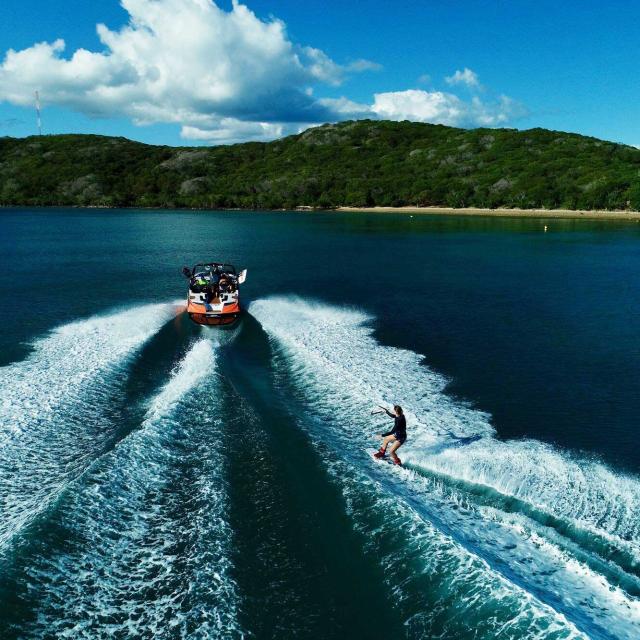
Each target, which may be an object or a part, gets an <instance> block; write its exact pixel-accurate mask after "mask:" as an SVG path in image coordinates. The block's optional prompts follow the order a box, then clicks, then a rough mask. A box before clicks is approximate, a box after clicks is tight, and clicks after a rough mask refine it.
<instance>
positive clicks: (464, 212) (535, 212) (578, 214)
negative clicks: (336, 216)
mask: <svg viewBox="0 0 640 640" xmlns="http://www.w3.org/2000/svg"><path fill="white" fill-rule="evenodd" d="M336 210H337V211H351V212H358V211H361V212H364V213H366V212H380V213H409V214H427V215H449V216H450V215H454V216H490V217H499V218H583V219H593V220H637V221H640V211H597V210H594V211H582V210H571V209H477V208H475V207H466V208H459V209H457V208H454V207H337V209H336Z"/></svg>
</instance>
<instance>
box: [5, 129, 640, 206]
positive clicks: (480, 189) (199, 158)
mask: <svg viewBox="0 0 640 640" xmlns="http://www.w3.org/2000/svg"><path fill="white" fill-rule="evenodd" d="M0 204H2V205H83V206H87V205H93V206H124V207H133V206H140V207H205V208H216V207H241V208H293V207H295V206H301V205H302V206H304V205H306V206H316V207H332V206H339V205H351V206H372V205H379V206H400V205H420V206H428V205H431V206H433V205H446V206H454V207H464V206H476V207H490V208H493V207H520V208H532V207H546V208H559V207H560V208H568V209H635V210H638V209H640V150H638V149H635V148H633V147H629V146H626V145H621V144H614V143H611V142H604V141H602V140H597V139H595V138H588V137H585V136H580V135H575V134H568V133H559V132H556V131H547V130H544V129H531V130H529V131H516V130H513V129H473V130H467V129H455V128H452V127H445V126H441V125H430V124H420V123H413V122H386V121H372V120H360V121H354V122H343V123H340V124H333V125H324V126H322V127H317V128H313V129H309V130H307V131H305V132H304V133H302V134H299V135H295V136H289V137H287V138H283V139H282V140H276V141H274V142H268V143H256V142H250V143H244V144H236V145H231V146H223V147H196V148H176V147H160V146H150V145H145V144H141V143H138V142H132V141H130V140H126V139H124V138H109V137H102V136H91V135H59V136H44V137H32V138H26V139H15V138H0Z"/></svg>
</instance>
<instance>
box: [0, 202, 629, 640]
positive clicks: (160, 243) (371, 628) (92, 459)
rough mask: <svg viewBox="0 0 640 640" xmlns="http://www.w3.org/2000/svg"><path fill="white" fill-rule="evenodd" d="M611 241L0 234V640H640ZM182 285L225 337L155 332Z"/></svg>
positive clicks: (377, 229) (256, 222)
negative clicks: (219, 272) (210, 311)
mask: <svg viewBox="0 0 640 640" xmlns="http://www.w3.org/2000/svg"><path fill="white" fill-rule="evenodd" d="M545 224H547V225H548V231H547V232H546V233H545V232H544V225H545ZM639 240H640V225H638V224H635V223H617V222H615V223H613V222H606V223H605V222H602V223H598V222H590V221H580V220H578V221H558V220H551V221H543V220H511V219H472V218H442V217H429V216H415V217H413V218H410V217H408V216H401V215H398V216H397V215H388V214H337V213H326V214H325V213H309V214H307V213H254V212H207V213H205V212H148V211H84V210H43V211H30V210H2V211H0V256H1V257H2V265H1V266H2V269H0V295H1V297H2V302H3V304H2V306H1V307H0V314H2V317H1V318H0V320H1V321H2V326H3V328H4V331H3V332H2V333H1V334H0V364H1V365H2V366H1V367H0V389H1V393H0V637H2V638H59V637H71V638H101V637H105V638H106V637H118V638H129V637H130V638H187V637H188V638H215V637H221V638H241V637H247V638H248V637H256V638H317V637H322V638H342V637H344V636H345V634H350V635H351V636H352V637H356V638H432V637H438V638H450V639H458V638H460V639H466V638H474V639H478V638H495V637H502V638H514V639H515V638H527V639H528V638H580V637H591V638H629V639H632V638H637V637H640V601H639V597H640V544H639V539H640V516H639V515H638V513H640V511H639V507H640V477H639V476H638V472H639V471H640V448H639V447H638V445H637V427H636V425H637V417H636V416H637V415H638V412H639V411H640V392H639V391H638V384H637V381H638V379H640V351H639V348H638V341H637V336H636V333H637V330H636V327H635V319H636V318H638V317H639V315H640V308H639V307H640V302H639V298H638V295H637V292H638V290H639V288H640V287H639V285H640V268H639V267H640V251H639V246H640V243H639ZM202 259H220V260H224V261H227V262H233V263H235V264H236V266H238V267H247V268H248V269H249V278H248V281H247V284H246V286H245V287H244V289H243V301H244V304H245V307H246V308H247V309H248V312H247V314H246V316H245V318H244V319H243V321H242V323H241V325H239V326H238V327H237V328H235V329H234V330H216V329H208V328H207V329H203V328H199V327H196V326H195V325H193V324H192V323H190V321H189V320H188V319H187V318H185V316H184V314H183V313H181V310H180V304H181V303H182V300H183V298H184V295H185V281H184V280H183V278H182V276H181V275H180V269H181V267H182V266H183V265H185V264H192V263H194V262H196V261H198V260H202ZM393 402H400V403H401V404H402V405H403V406H404V407H405V410H406V412H407V417H408V425H409V441H408V442H407V444H406V445H405V446H404V447H403V449H401V452H402V454H401V457H402V458H403V460H404V462H405V467H404V468H403V469H398V468H395V467H392V466H390V465H387V464H384V463H378V462H375V461H374V460H372V458H371V455H370V454H371V452H372V451H373V449H374V447H375V445H376V443H377V441H376V440H375V438H373V437H372V436H373V434H375V433H376V432H379V431H380V430H381V429H382V428H385V427H386V426H387V425H386V423H385V422H384V421H383V420H382V419H381V418H379V417H376V416H373V417H372V416H371V415H370V412H371V409H372V408H373V406H374V405H375V404H377V403H388V404H390V403H393Z"/></svg>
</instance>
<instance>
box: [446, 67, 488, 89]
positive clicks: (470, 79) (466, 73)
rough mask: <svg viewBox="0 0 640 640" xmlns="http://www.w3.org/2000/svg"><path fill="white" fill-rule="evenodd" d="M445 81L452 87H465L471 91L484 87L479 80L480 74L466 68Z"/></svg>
mask: <svg viewBox="0 0 640 640" xmlns="http://www.w3.org/2000/svg"><path fill="white" fill-rule="evenodd" d="M444 81H445V82H446V83H447V84H448V85H450V86H454V85H463V86H465V87H468V88H469V89H481V88H482V85H481V84H480V80H479V79H478V74H477V73H476V72H475V71H471V69H468V68H467V67H465V68H464V69H463V70H462V71H460V70H459V69H458V70H457V71H456V72H455V73H454V74H453V75H452V76H447V77H446V78H445V79H444Z"/></svg>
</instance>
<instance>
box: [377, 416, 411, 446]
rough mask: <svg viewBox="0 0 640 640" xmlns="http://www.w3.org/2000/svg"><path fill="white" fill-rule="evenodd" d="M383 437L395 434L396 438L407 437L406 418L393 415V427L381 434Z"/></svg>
mask: <svg viewBox="0 0 640 640" xmlns="http://www.w3.org/2000/svg"><path fill="white" fill-rule="evenodd" d="M382 436H383V437H385V438H386V437H387V436H395V437H396V438H397V439H398V440H406V439H407V419H406V418H405V417H404V415H402V416H394V417H393V429H391V431H388V432H387V433H383V434H382Z"/></svg>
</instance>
